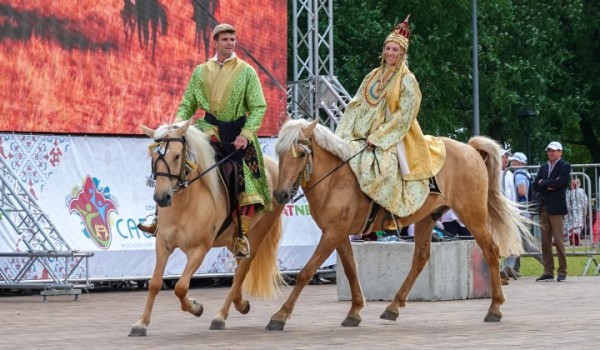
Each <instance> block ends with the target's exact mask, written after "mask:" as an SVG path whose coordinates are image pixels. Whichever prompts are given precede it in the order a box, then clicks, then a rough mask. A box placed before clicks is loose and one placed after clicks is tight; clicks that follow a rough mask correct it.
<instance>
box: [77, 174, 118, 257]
mask: <svg viewBox="0 0 600 350" xmlns="http://www.w3.org/2000/svg"><path fill="white" fill-rule="evenodd" d="M99 185H100V181H99V180H98V179H96V178H92V177H90V176H86V178H85V180H84V183H83V188H82V189H80V188H78V187H75V188H73V191H72V199H71V201H70V202H69V212H70V213H77V214H79V216H80V217H81V220H82V221H83V224H84V225H85V227H84V229H83V233H84V235H85V236H86V237H87V238H89V239H91V240H92V242H94V244H95V245H96V246H97V247H98V248H100V249H108V247H110V243H111V241H112V236H111V233H110V228H111V225H110V213H112V212H115V213H118V211H117V208H116V205H115V202H114V200H111V195H110V188H109V187H100V186H99Z"/></svg>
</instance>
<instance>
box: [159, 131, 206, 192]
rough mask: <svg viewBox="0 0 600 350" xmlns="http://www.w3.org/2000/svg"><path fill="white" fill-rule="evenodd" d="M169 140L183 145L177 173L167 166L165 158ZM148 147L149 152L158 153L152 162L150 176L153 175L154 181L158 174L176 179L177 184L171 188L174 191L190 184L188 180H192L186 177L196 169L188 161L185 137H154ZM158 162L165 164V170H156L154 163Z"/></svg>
mask: <svg viewBox="0 0 600 350" xmlns="http://www.w3.org/2000/svg"><path fill="white" fill-rule="evenodd" d="M171 142H181V143H182V146H183V152H182V156H181V164H182V166H181V171H180V172H179V174H174V173H173V172H172V171H171V167H169V163H168V162H167V160H166V159H165V156H166V154H167V150H168V149H169V144H170V143H171ZM164 143H166V144H165V145H164V147H163V144H164ZM148 147H149V148H150V150H151V152H155V153H156V154H158V156H157V157H156V159H155V160H154V161H153V162H152V177H153V179H154V181H156V178H157V177H159V176H163V177H166V178H169V179H171V180H177V184H175V186H174V188H173V190H174V191H175V192H177V191H180V190H182V189H184V188H187V187H188V186H189V185H190V182H192V181H188V180H187V177H188V175H189V174H190V173H191V172H192V171H194V170H196V165H195V164H194V163H192V162H188V159H187V144H186V142H185V137H183V136H182V137H164V138H160V139H155V140H154V143H153V144H151V145H150V146H148ZM158 162H162V163H163V164H164V165H165V167H166V168H167V172H159V171H156V164H157V163H158ZM194 180H195V179H194ZM194 180H193V181H194Z"/></svg>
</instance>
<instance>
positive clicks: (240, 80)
mask: <svg viewBox="0 0 600 350" xmlns="http://www.w3.org/2000/svg"><path fill="white" fill-rule="evenodd" d="M198 109H202V110H204V111H206V112H209V113H211V114H212V115H214V116H215V117H216V118H217V120H219V121H224V122H232V121H235V120H236V119H238V118H239V117H241V116H244V115H245V116H246V123H245V124H244V127H243V128H242V132H241V135H242V136H244V137H245V138H246V139H248V141H249V142H251V143H253V144H254V148H255V149H256V153H257V158H258V163H259V167H260V173H261V176H260V177H259V178H255V177H254V176H252V172H251V170H250V169H249V168H248V165H247V164H246V163H245V162H244V183H245V191H244V192H242V193H240V195H239V203H240V205H241V206H247V205H251V204H254V205H257V206H256V208H257V211H262V210H267V211H271V210H272V205H271V191H270V190H269V185H268V183H267V177H266V173H265V167H264V161H263V156H262V151H261V147H260V144H259V142H258V137H257V135H256V131H257V130H258V129H259V128H260V125H261V123H262V120H263V117H264V115H265V111H266V110H267V103H266V101H265V97H264V95H263V91H262V87H261V85H260V80H259V79H258V76H257V75H256V71H255V70H254V68H252V66H250V65H249V64H248V63H246V62H245V61H243V60H241V59H239V58H238V57H236V56H235V55H233V56H232V57H231V58H229V59H227V60H225V62H224V63H223V64H222V65H221V64H220V63H219V62H218V61H217V60H216V58H213V59H211V60H209V61H207V62H206V63H203V64H201V65H199V66H197V67H196V69H194V72H193V73H192V77H191V79H190V82H189V84H188V86H187V88H186V90H185V92H184V94H183V99H182V101H181V104H180V105H179V110H178V111H177V118H178V119H189V118H191V117H192V116H194V114H196V111H197V110H198ZM196 126H197V127H198V128H200V130H202V131H203V132H205V133H206V134H208V135H210V136H212V135H214V136H216V137H219V133H218V130H217V127H216V126H214V125H211V124H209V123H208V122H206V121H205V120H204V119H198V120H197V121H196Z"/></svg>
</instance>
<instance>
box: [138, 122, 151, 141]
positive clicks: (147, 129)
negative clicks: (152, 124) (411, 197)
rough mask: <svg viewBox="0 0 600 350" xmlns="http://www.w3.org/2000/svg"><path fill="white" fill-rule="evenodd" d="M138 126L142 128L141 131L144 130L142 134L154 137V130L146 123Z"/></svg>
mask: <svg viewBox="0 0 600 350" xmlns="http://www.w3.org/2000/svg"><path fill="white" fill-rule="evenodd" d="M140 128H141V129H142V131H143V132H144V134H146V136H148V137H149V138H151V139H153V138H154V130H152V129H150V128H149V127H147V126H146V125H140Z"/></svg>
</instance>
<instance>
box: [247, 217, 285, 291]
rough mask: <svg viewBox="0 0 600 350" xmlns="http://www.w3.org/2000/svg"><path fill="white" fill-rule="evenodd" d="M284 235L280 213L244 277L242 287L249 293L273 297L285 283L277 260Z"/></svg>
mask: <svg viewBox="0 0 600 350" xmlns="http://www.w3.org/2000/svg"><path fill="white" fill-rule="evenodd" d="M263 220H265V218H263ZM282 236H283V223H282V219H281V215H278V216H277V220H275V222H274V223H273V225H272V226H271V229H270V230H269V232H268V233H267V235H266V236H265V237H264V239H263V241H262V242H261V244H260V246H259V247H258V250H257V251H256V255H255V256H254V259H253V260H252V263H251V264H250V270H249V271H248V274H247V275H246V278H245V279H244V284H243V285H242V288H243V289H244V292H245V293H247V294H248V295H250V296H253V297H258V298H262V299H268V298H272V297H274V296H275V295H276V294H277V293H278V292H279V286H282V285H285V281H284V279H283V276H282V275H281V273H280V272H279V268H278V260H277V251H278V248H279V242H280V241H281V237H282Z"/></svg>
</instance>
